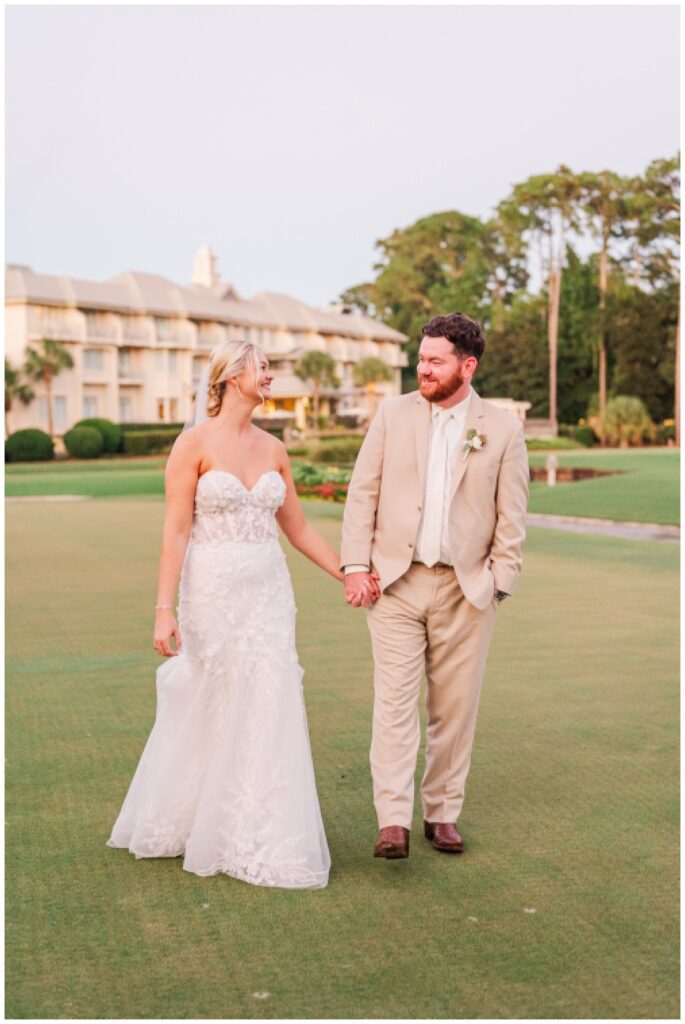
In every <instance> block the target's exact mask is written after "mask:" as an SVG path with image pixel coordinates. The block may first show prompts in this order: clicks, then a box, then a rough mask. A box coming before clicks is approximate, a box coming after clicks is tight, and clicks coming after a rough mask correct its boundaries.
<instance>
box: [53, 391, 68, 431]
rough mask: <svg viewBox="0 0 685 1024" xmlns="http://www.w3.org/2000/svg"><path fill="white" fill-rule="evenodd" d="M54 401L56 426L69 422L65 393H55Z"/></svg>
mask: <svg viewBox="0 0 685 1024" xmlns="http://www.w3.org/2000/svg"><path fill="white" fill-rule="evenodd" d="M53 403H54V404H53V407H52V408H53V413H54V417H55V426H56V427H58V426H62V425H63V424H65V423H66V422H67V400H66V398H65V397H64V396H63V395H55V397H54V399H53Z"/></svg>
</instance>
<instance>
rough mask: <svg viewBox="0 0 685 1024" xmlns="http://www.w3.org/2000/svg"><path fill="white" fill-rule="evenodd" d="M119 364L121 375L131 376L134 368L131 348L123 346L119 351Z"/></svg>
mask: <svg viewBox="0 0 685 1024" xmlns="http://www.w3.org/2000/svg"><path fill="white" fill-rule="evenodd" d="M117 358H118V366H119V376H120V377H130V376H131V371H132V369H133V364H132V363H131V350H130V348H121V349H119V352H118V357H117Z"/></svg>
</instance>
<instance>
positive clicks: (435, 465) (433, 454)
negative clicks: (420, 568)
mask: <svg viewBox="0 0 685 1024" xmlns="http://www.w3.org/2000/svg"><path fill="white" fill-rule="evenodd" d="M450 418H451V413H450V410H449V409H439V410H438V411H437V413H436V414H435V417H434V419H433V433H432V435H431V443H430V451H429V456H428V474H427V477H426V497H425V501H424V504H425V518H424V525H423V538H422V539H423V544H422V545H421V549H422V554H423V561H424V562H425V564H426V565H427V566H429V567H430V566H432V565H435V563H436V562H439V561H440V548H441V541H442V516H443V507H444V500H445V475H446V471H447V426H448V424H449V421H450Z"/></svg>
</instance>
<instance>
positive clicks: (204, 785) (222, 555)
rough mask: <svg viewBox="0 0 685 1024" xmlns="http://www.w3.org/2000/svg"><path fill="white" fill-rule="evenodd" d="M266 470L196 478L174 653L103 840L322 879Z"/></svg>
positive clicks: (275, 483) (232, 867)
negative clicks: (244, 476)
mask: <svg viewBox="0 0 685 1024" xmlns="http://www.w3.org/2000/svg"><path fill="white" fill-rule="evenodd" d="M284 498H285V484H284V482H283V479H282V478H281V476H280V474H279V473H278V472H276V471H275V470H273V471H270V472H268V473H264V474H263V475H262V476H261V477H260V478H259V480H258V481H257V483H256V484H255V486H254V487H253V488H252V490H247V488H246V487H244V486H243V484H242V482H241V481H240V480H239V479H238V478H237V477H236V476H234V475H233V474H232V473H228V472H224V471H223V470H210V471H209V472H207V473H205V474H204V475H203V476H201V477H200V479H199V481H198V485H197V491H196V495H195V510H194V516H193V526H192V531H191V535H190V539H189V544H188V549H187V552H186V558H185V561H184V565H183V571H182V574H181V587H180V601H179V627H180V631H181V638H182V652H181V654H179V655H176V656H175V657H171V658H169V659H168V661H166V662H165V663H164V664H163V665H161V666H160V668H159V669H158V670H157V716H156V719H155V724H154V726H153V729H152V732H151V733H150V737H149V739H148V741H147V744H146V746H145V749H144V751H143V754H142V756H141V758H140V762H139V764H138V767H137V769H136V772H135V775H134V777H133V781H132V782H131V786H130V788H129V791H128V794H127V796H126V799H125V800H124V804H123V807H122V809H121V812H120V814H119V817H118V818H117V821H116V823H115V825H114V829H113V830H112V835H111V838H110V839H109V840H108V844H107V845H108V846H115V847H123V848H125V849H128V850H130V852H131V853H133V854H135V855H136V857H178V856H181V855H183V856H184V861H183V867H184V868H185V870H186V871H191V872H193V873H194V874H197V875H213V874H217V873H219V872H223V873H225V874H227V875H232V876H233V877H234V878H239V879H242V880H243V881H245V882H252V883H253V884H255V885H266V886H279V887H283V888H289V889H290V888H292V889H295V888H321V887H323V886H325V885H326V883H327V881H328V870H329V867H330V857H329V853H328V847H327V844H326V836H325V834H324V829H323V824H322V821H321V813H320V810H319V801H318V797H317V793H316V783H315V780H314V770H313V766H312V758H311V751H310V746H309V734H308V731H307V719H306V713H305V706H304V698H303V692H302V675H303V672H302V669H301V668H300V665H299V662H298V658H297V651H296V649H295V602H294V598H293V592H292V586H291V583H290V576H289V573H288V569H287V566H286V562H285V556H284V554H283V551H282V550H281V547H280V544H279V543H278V536H277V529H276V521H275V515H276V512H277V511H278V509H279V508H280V506H281V505H282V504H283V501H284Z"/></svg>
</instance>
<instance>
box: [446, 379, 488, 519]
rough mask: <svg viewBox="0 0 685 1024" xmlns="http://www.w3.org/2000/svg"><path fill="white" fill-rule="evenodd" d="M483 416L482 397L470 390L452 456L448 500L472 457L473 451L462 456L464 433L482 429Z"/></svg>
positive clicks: (456, 488) (455, 491) (455, 489)
mask: <svg viewBox="0 0 685 1024" xmlns="http://www.w3.org/2000/svg"><path fill="white" fill-rule="evenodd" d="M484 417H485V410H484V408H483V399H482V398H481V397H480V395H479V394H477V393H476V392H475V391H472V392H471V401H470V402H469V411H468V413H467V415H466V423H465V425H464V432H463V433H462V435H461V440H460V442H459V447H458V448H457V451H456V454H455V456H454V458H455V462H454V464H453V466H452V493H451V495H450V501H453V500H454V496H455V494H456V493H457V490H458V488H459V484H460V483H461V482H462V480H463V478H464V473H465V472H466V467H467V466H468V464H469V461H470V460H471V459H472V458H473V452H471V454H470V455H467V456H466V458H464V441H465V439H466V434H467V433H468V431H469V430H471V429H473V430H480V431H481V432H482V430H483V419H484Z"/></svg>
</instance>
